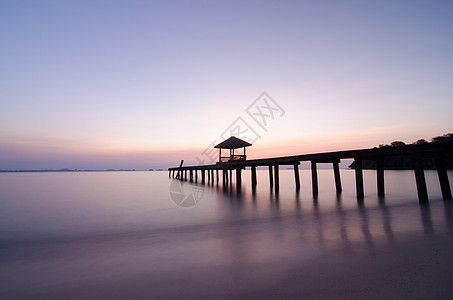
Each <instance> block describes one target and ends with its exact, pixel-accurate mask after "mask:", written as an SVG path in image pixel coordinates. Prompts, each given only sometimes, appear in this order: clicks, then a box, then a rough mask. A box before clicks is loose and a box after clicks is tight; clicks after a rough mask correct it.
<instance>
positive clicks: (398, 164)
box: [349, 133, 453, 170]
mask: <svg viewBox="0 0 453 300" xmlns="http://www.w3.org/2000/svg"><path fill="white" fill-rule="evenodd" d="M425 144H453V133H447V134H444V135H442V136H437V137H434V138H432V139H431V142H428V141H426V140H423V139H421V140H418V141H416V142H414V143H412V144H409V145H425ZM404 146H407V144H406V143H404V142H402V141H395V142H392V143H391V144H390V145H379V148H387V147H395V148H397V147H404ZM362 167H363V169H368V170H376V161H374V160H363V162H362ZM445 167H446V169H447V170H453V157H451V156H447V157H446V158H445ZM349 168H350V169H355V163H354V162H353V163H352V164H351V165H350V166H349ZM384 169H386V170H413V169H414V162H413V160H412V158H411V157H409V156H400V157H396V156H394V157H386V158H385V160H384ZM423 169H425V170H435V169H436V164H435V161H434V159H432V158H425V159H424V160H423Z"/></svg>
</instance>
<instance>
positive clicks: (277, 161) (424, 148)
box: [168, 143, 453, 203]
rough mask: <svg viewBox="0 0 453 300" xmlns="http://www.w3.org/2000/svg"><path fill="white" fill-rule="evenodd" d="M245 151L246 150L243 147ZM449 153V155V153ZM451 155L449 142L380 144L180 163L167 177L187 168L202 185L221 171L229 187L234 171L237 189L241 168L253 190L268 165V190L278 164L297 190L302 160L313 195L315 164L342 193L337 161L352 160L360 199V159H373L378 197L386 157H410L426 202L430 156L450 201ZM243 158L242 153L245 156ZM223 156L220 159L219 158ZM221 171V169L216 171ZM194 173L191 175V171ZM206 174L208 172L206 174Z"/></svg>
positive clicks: (452, 147)
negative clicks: (328, 168)
mask: <svg viewBox="0 0 453 300" xmlns="http://www.w3.org/2000/svg"><path fill="white" fill-rule="evenodd" d="M244 151H245V149H244ZM449 155H450V156H449ZM451 155H453V145H451V144H441V143H439V144H433V143H431V144H425V145H406V146H399V147H383V148H372V149H360V150H348V151H337V152H325V153H315V154H302V155H294V156H282V157H273V158H264V159H251V160H230V161H220V162H218V163H216V164H211V165H200V166H182V162H181V165H180V166H179V167H174V168H169V169H168V171H169V177H170V178H178V179H180V180H187V171H189V176H190V177H189V180H190V181H193V180H194V181H195V182H198V173H201V183H202V184H205V182H206V176H207V181H208V183H214V181H216V182H217V183H218V182H219V174H220V173H221V174H222V183H223V185H224V186H228V185H229V184H231V182H232V172H233V171H235V172H236V187H237V188H238V191H240V188H241V183H242V170H244V169H245V168H250V169H251V183H252V189H255V188H256V185H257V184H258V182H257V176H256V168H257V167H268V168H269V186H270V188H271V189H275V191H276V192H278V190H279V187H280V185H279V168H280V166H293V168H294V179H295V188H296V189H297V190H299V189H300V175H299V165H300V163H301V162H307V161H308V162H311V177H312V191H313V195H315V196H316V195H317V194H318V173H317V164H318V163H331V164H332V168H333V173H334V178H335V187H336V191H337V193H338V194H340V193H341V192H342V184H341V178H340V170H339V163H340V161H341V159H354V162H355V164H354V165H355V178H356V195H357V198H358V200H359V201H360V200H363V198H364V196H365V193H364V188H363V162H364V161H369V160H373V161H375V162H376V172H377V194H378V196H379V197H383V196H384V195H385V185H384V162H385V159H386V158H388V157H394V156H399V157H410V158H411V160H412V162H413V170H414V174H415V182H416V187H417V193H418V199H419V202H420V203H427V202H428V192H427V187H426V181H425V174H424V169H423V161H424V160H427V159H430V160H434V161H435V165H436V169H437V173H438V177H439V183H440V187H441V191H442V197H443V199H444V200H452V193H451V188H450V183H449V180H448V174H447V170H446V168H445V158H446V157H451ZM244 157H245V155H244ZM222 159H223V158H222ZM214 171H215V172H214ZM219 171H221V172H219ZM193 173H194V174H195V177H193V175H192V174H193ZM206 173H207V175H205V174H206Z"/></svg>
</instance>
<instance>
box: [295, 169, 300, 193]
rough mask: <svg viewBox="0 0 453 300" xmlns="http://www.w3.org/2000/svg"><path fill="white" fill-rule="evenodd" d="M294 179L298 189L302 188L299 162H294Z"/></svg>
mask: <svg viewBox="0 0 453 300" xmlns="http://www.w3.org/2000/svg"><path fill="white" fill-rule="evenodd" d="M294 180H295V181H296V190H300V176H299V164H298V163H297V164H294Z"/></svg>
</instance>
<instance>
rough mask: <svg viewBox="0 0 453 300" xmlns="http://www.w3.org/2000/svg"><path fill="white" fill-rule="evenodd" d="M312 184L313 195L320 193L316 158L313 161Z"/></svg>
mask: <svg viewBox="0 0 453 300" xmlns="http://www.w3.org/2000/svg"><path fill="white" fill-rule="evenodd" d="M311 186H312V191H313V195H318V170H317V167H316V161H314V160H312V161H311Z"/></svg>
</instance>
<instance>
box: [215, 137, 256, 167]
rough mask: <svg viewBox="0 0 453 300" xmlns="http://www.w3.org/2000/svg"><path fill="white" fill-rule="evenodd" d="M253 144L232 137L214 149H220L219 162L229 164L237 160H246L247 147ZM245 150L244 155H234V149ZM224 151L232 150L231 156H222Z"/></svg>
mask: <svg viewBox="0 0 453 300" xmlns="http://www.w3.org/2000/svg"><path fill="white" fill-rule="evenodd" d="M251 145H252V144H250V143H247V142H246V141H243V140H241V139H239V138H237V137H235V136H231V137H229V138H228V139H226V140H224V141H223V142H221V143H220V144H218V145H216V146H214V148H217V149H219V162H228V161H235V160H245V159H246V157H247V155H246V151H245V147H249V146H251ZM239 148H244V152H243V154H234V149H239ZM222 149H230V156H222Z"/></svg>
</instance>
